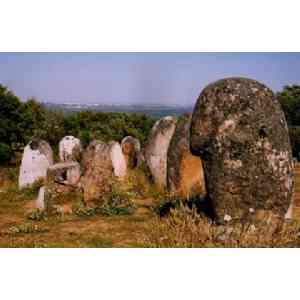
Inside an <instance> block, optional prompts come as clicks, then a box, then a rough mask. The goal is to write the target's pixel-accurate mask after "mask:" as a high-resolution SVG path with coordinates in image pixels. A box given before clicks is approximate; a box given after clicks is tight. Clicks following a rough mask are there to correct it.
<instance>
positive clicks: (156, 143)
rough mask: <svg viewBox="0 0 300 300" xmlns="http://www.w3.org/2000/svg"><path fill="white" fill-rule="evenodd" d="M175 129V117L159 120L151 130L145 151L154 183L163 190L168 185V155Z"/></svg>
mask: <svg viewBox="0 0 300 300" xmlns="http://www.w3.org/2000/svg"><path fill="white" fill-rule="evenodd" d="M175 127H176V118H175V117H170V116H168V117H164V118H162V119H160V120H158V121H157V122H156V123H155V124H154V126H153V128H152V130H151V133H150V137H149V140H148V144H147V146H146V149H145V158H146V163H147V165H148V167H149V170H150V172H151V174H152V176H153V179H154V182H155V183H156V184H157V185H158V186H160V187H163V188H164V187H165V186H166V184H167V154H168V149H169V145H170V141H171V139H172V136H173V134H174V131H175Z"/></svg>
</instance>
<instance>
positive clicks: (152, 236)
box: [139, 205, 300, 248]
mask: <svg viewBox="0 0 300 300" xmlns="http://www.w3.org/2000/svg"><path fill="white" fill-rule="evenodd" d="M141 241H142V243H143V246H144V247H163V248H165V247H170V248H175V247H187V248H194V247H196V248H204V247H205V248H211V247H221V248H224V247H226V248H227V247H230V248H232V247H237V248H244V247H246V248H256V247H259V248H260V247H269V248H270V247H271V248H273V247H276V248H278V247H299V246H300V224H299V223H297V222H284V221H283V220H276V219H272V220H271V221H269V220H262V221H256V222H250V221H249V222H245V223H242V222H238V221H237V222H233V223H231V222H230V223H228V224H226V225H218V224H216V223H214V222H213V221H212V220H210V219H208V218H205V217H203V216H200V215H199V214H198V213H197V211H196V208H195V207H194V208H193V209H189V208H188V207H187V206H183V205H181V206H180V207H179V208H178V209H174V210H171V212H170V214H169V215H168V216H167V217H166V218H163V219H161V218H158V217H157V218H155V219H154V220H153V221H151V222H150V223H148V224H147V226H146V230H145V232H144V233H143V235H142V237H141V240H139V242H141Z"/></svg>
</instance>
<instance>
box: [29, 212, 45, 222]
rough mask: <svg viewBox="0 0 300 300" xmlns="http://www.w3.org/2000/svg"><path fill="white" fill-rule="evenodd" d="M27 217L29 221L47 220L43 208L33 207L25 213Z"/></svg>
mask: <svg viewBox="0 0 300 300" xmlns="http://www.w3.org/2000/svg"><path fill="white" fill-rule="evenodd" d="M26 217H27V219H28V220H31V221H47V219H48V215H47V212H46V211H45V210H40V209H35V210H33V211H32V212H30V213H29V214H27V216H26Z"/></svg>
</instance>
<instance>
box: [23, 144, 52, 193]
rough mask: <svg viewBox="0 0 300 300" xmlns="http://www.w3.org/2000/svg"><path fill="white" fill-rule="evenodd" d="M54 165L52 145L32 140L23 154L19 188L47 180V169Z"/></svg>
mask: <svg viewBox="0 0 300 300" xmlns="http://www.w3.org/2000/svg"><path fill="white" fill-rule="evenodd" d="M52 164H53V152H52V149H51V147H50V145H49V144H48V143H47V142H45V141H43V140H32V141H31V142H29V143H28V145H26V147H25V148H24V152H23V157H22V162H21V167H20V174H19V188H20V189H21V188H24V187H26V186H28V185H31V184H33V183H34V182H35V181H37V180H39V179H45V178H46V175H47V169H48V167H49V166H51V165H52Z"/></svg>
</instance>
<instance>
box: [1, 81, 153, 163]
mask: <svg viewBox="0 0 300 300" xmlns="http://www.w3.org/2000/svg"><path fill="white" fill-rule="evenodd" d="M154 122H155V119H154V118H152V117H150V116H147V115H145V114H127V113H103V112H92V111H83V112H78V113H72V114H65V113H64V112H63V111H58V110H57V111H54V110H49V109H47V108H45V107H44V105H43V104H41V103H39V102H38V101H37V100H35V99H29V100H28V101H26V102H22V101H20V99H19V98H18V97H17V96H16V95H14V94H13V92H11V91H10V90H8V89H7V88H6V87H5V86H3V85H1V84H0V164H5V163H8V162H9V161H11V159H12V158H13V157H14V155H15V153H16V152H18V151H21V150H22V149H23V147H24V146H25V145H26V144H27V143H28V142H29V141H30V140H32V139H33V138H39V139H44V140H46V141H47V142H49V143H50V145H51V146H52V147H53V148H54V150H55V151H57V147H58V143H59V141H60V140H61V139H62V138H63V137H64V136H66V135H74V136H76V137H78V138H79V139H80V140H81V141H82V143H83V146H84V147H86V146H87V145H88V144H89V143H90V141H91V140H93V139H100V140H102V141H110V140H116V141H121V139H122V138H123V137H124V136H127V135H131V136H134V137H136V138H138V139H139V140H140V141H141V143H142V144H143V143H145V141H146V139H147V137H148V135H149V133H150V130H151V128H152V126H153V124H154Z"/></svg>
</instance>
